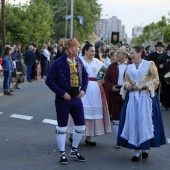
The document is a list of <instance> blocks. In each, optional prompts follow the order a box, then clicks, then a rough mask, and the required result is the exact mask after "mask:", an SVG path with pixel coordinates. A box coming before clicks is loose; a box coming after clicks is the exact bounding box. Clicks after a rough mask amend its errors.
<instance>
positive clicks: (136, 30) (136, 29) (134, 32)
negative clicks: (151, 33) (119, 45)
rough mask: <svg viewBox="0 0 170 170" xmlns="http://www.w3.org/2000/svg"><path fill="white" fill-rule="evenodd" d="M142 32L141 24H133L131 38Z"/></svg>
mask: <svg viewBox="0 0 170 170" xmlns="http://www.w3.org/2000/svg"><path fill="white" fill-rule="evenodd" d="M142 32H143V26H142V25H141V26H139V25H135V26H134V27H133V28H132V38H137V37H139V35H141V34H142Z"/></svg>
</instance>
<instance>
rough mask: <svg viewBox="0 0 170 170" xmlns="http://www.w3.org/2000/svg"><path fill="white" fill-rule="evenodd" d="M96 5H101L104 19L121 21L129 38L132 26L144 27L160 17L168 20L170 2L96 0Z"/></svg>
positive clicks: (169, 0) (163, 0) (166, 0)
mask: <svg viewBox="0 0 170 170" xmlns="http://www.w3.org/2000/svg"><path fill="white" fill-rule="evenodd" d="M98 3H99V4H102V8H103V11H102V15H103V17H104V18H107V17H108V18H109V17H111V16H117V17H118V18H119V19H121V20H122V23H123V24H124V25H125V30H126V33H127V34H128V37H130V38H131V37H132V28H133V27H134V25H143V26H145V25H148V24H150V23H152V22H157V21H159V20H161V17H162V16H165V17H167V18H170V16H169V17H168V13H170V0H98ZM106 15H108V16H106Z"/></svg>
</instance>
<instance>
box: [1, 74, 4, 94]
mask: <svg viewBox="0 0 170 170" xmlns="http://www.w3.org/2000/svg"><path fill="white" fill-rule="evenodd" d="M3 81H4V76H3V73H2V72H0V97H1V96H3Z"/></svg>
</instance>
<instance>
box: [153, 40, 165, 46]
mask: <svg viewBox="0 0 170 170" xmlns="http://www.w3.org/2000/svg"><path fill="white" fill-rule="evenodd" d="M157 46H162V47H165V46H164V45H163V44H162V42H160V41H158V42H157V44H156V45H155V47H157Z"/></svg>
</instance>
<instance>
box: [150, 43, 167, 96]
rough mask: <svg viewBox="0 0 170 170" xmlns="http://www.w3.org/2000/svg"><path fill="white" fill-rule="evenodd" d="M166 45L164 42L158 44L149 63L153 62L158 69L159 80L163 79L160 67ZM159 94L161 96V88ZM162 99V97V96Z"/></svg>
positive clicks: (157, 90) (158, 90) (158, 89)
mask: <svg viewBox="0 0 170 170" xmlns="http://www.w3.org/2000/svg"><path fill="white" fill-rule="evenodd" d="M164 47H165V46H164V45H163V44H162V42H157V44H156V45H155V48H156V51H155V52H153V53H151V55H150V57H149V61H153V62H154V63H155V65H156V67H157V69H158V75H159V79H161V72H162V65H159V60H160V56H161V55H162V54H163V50H164ZM156 92H157V94H158V95H159V96H160V86H159V87H158V88H157V89H156ZM160 98H161V96H160Z"/></svg>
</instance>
